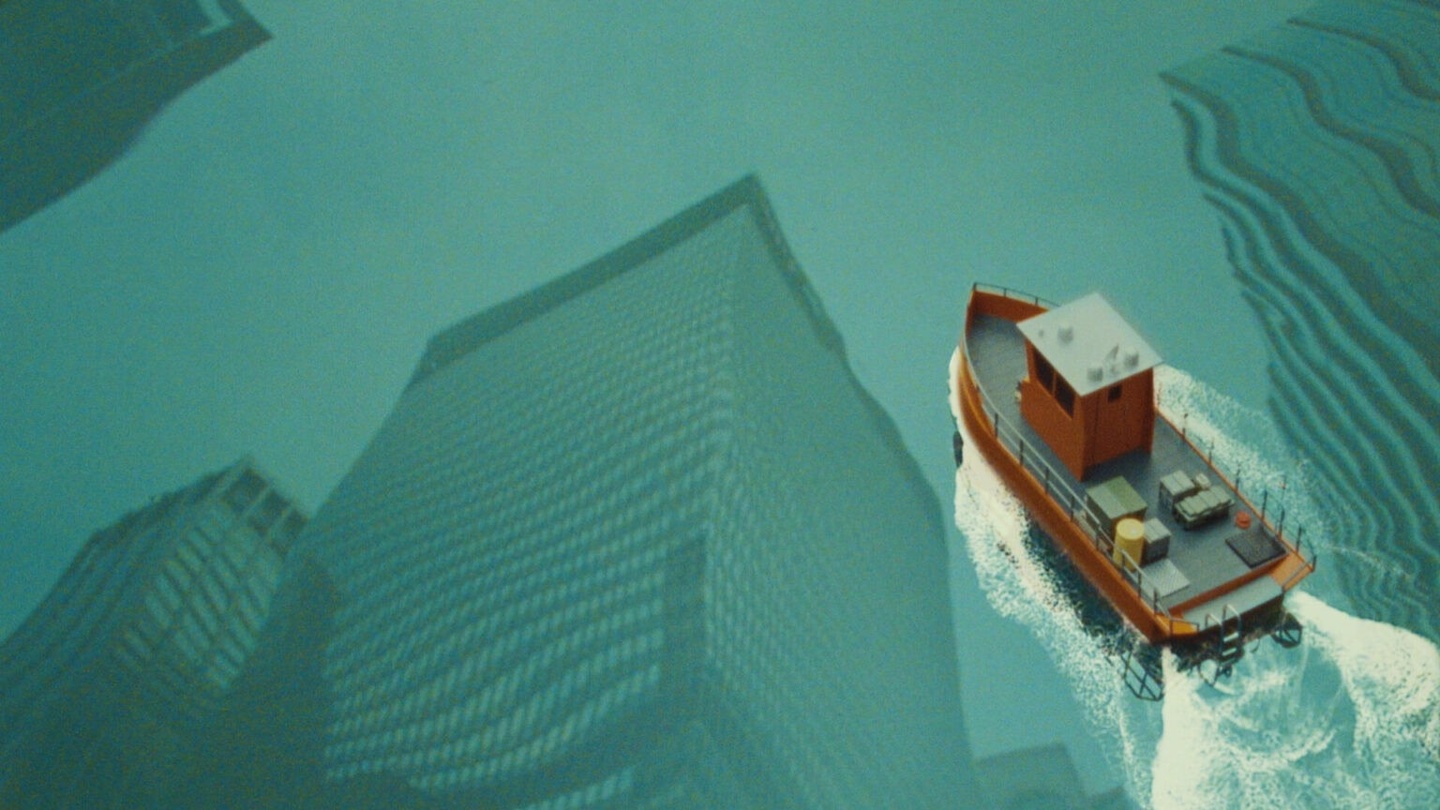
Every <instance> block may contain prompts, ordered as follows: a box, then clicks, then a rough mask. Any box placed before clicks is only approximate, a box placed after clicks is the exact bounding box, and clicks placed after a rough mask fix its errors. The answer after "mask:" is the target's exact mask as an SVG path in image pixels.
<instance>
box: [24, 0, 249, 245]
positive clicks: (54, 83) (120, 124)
mask: <svg viewBox="0 0 1440 810" xmlns="http://www.w3.org/2000/svg"><path fill="white" fill-rule="evenodd" d="M269 38H270V34H269V33H268V32H266V31H265V29H264V28H263V27H261V26H260V24H259V23H257V22H256V21H255V20H254V18H252V17H251V16H250V15H249V14H248V13H247V12H246V11H245V9H244V7H243V6H241V5H240V3H239V0H111V2H104V3H99V2H74V0H7V2H3V3H0V88H4V89H3V91H0V231H4V230H5V229H7V228H9V227H11V226H12V225H15V224H16V223H18V222H20V221H21V220H23V219H25V218H26V217H28V216H30V215H31V214H33V213H35V212H36V211H38V210H40V209H41V208H43V207H45V206H47V205H49V204H50V203H52V202H54V201H55V200H57V199H59V198H60V197H61V196H63V195H65V194H67V193H69V192H70V191H72V190H74V189H75V188H76V187H78V186H80V185H81V184H83V183H85V182H86V181H88V180H89V179H90V178H92V177H94V176H95V175H97V174H99V173H100V172H101V171H103V170H104V169H105V168H106V167H107V166H109V165H110V164H111V163H113V162H114V161H115V160H117V159H118V158H119V157H120V156H121V155H122V154H124V152H125V150H126V149H128V148H129V147H130V145H131V143H133V142H134V140H135V138H136V137H137V136H138V135H139V134H140V132H141V130H142V129H144V127H145V125H146V124H147V123H148V122H149V121H150V119H151V118H152V117H154V116H155V115H156V114H157V113H158V112H159V111H160V110H161V109H162V108H163V107H164V106H165V105H166V104H168V103H169V102H170V101H172V100H173V99H175V98H176V97H177V96H179V95H180V94H181V93H183V92H184V91H185V90H187V89H189V88H190V87H192V86H194V85H195V84H197V83H199V82H200V81H201V80H203V79H205V78H206V77H207V76H209V75H210V74H212V73H215V72H216V71H218V70H220V69H221V68H223V67H225V66H226V65H229V64H230V63H232V62H234V61H235V60H237V59H239V58H240V57H241V56H243V55H244V54H245V53H247V52H249V51H250V50H252V49H254V48H255V47H257V46H259V45H260V44H261V43H263V42H265V41H266V40H268V39H269Z"/></svg>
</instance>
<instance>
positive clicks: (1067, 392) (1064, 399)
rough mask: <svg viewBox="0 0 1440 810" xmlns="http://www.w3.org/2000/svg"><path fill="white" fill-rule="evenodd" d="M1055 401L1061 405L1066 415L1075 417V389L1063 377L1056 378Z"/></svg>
mask: <svg viewBox="0 0 1440 810" xmlns="http://www.w3.org/2000/svg"><path fill="white" fill-rule="evenodd" d="M1055 401H1056V402H1058V403H1060V407H1062V408H1064V409H1065V413H1068V414H1070V415H1071V416H1074V415H1075V389H1074V388H1071V387H1070V383H1067V382H1065V379H1064V378H1063V377H1056V378H1055Z"/></svg>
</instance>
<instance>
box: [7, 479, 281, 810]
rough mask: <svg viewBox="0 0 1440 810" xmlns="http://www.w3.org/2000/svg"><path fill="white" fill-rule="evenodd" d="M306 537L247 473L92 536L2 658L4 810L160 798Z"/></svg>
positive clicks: (151, 507) (195, 488) (166, 499)
mask: <svg viewBox="0 0 1440 810" xmlns="http://www.w3.org/2000/svg"><path fill="white" fill-rule="evenodd" d="M304 524H305V516H304V515H303V514H302V513H301V512H300V510H299V509H298V508H297V507H296V506H295V505H294V504H293V502H291V501H290V499H288V498H286V497H285V496H284V495H282V494H281V493H279V492H278V491H277V490H276V489H275V488H274V486H273V485H272V484H271V483H270V481H269V479H268V478H267V477H266V476H265V475H264V474H263V473H261V472H260V471H259V469H258V468H257V467H256V466H255V465H254V463H253V462H251V461H250V460H248V459H247V460H244V461H242V462H240V463H238V464H236V465H234V466H232V467H230V468H228V469H226V470H222V471H220V472H218V473H215V474H212V475H209V476H206V477H205V478H203V479H201V480H200V481H198V482H196V483H195V484H192V485H190V486H188V487H186V488H184V489H180V490H176V491H175V492H171V493H168V494H166V495H163V496H160V497H157V498H154V499H152V500H151V502H150V503H149V504H147V505H146V506H145V507H143V508H141V509H138V510H136V511H134V512H131V513H129V514H127V515H126V516H125V517H124V518H122V519H121V520H120V521H119V522H118V523H116V524H115V525H113V526H110V527H108V528H106V529H103V530H101V531H99V532H96V533H95V535H93V536H92V537H91V538H90V540H89V541H88V542H87V543H86V544H85V546H84V548H83V549H82V550H81V552H80V554H79V555H78V556H77V557H76V559H75V560H74V561H73V562H72V563H71V565H70V567H69V569H68V570H66V572H65V573H64V575H63V576H62V577H61V578H60V580H59V581H58V582H57V584H56V585H55V588H54V589H53V590H52V591H51V593H50V595H49V596H48V597H47V598H46V599H45V601H44V602H43V603H42V604H41V605H40V606H39V607H38V608H37V609H36V610H35V612H34V613H33V614H32V615H31V616H30V617H28V618H27V619H26V621H25V622H24V623H23V624H22V625H21V626H20V627H19V629H17V630H16V631H15V633H14V634H13V635H12V636H11V637H10V638H9V639H8V640H6V642H5V644H4V646H3V647H0V805H4V806H7V807H8V806H25V807H48V806H77V807H78V806H84V807H126V806H136V804H137V802H138V803H139V804H140V805H144V804H145V803H146V801H147V799H149V798H152V797H153V796H154V795H156V794H155V793H154V791H159V790H162V789H166V788H167V785H168V782H169V780H170V778H171V776H172V769H173V768H175V767H177V766H178V763H179V761H180V759H181V756H182V740H183V738H184V737H185V736H186V735H187V734H188V733H189V730H190V725H191V724H192V723H194V722H196V721H197V720H199V719H200V718H202V717H203V716H205V715H206V714H207V713H208V712H209V711H211V710H212V709H213V708H214V706H215V705H216V703H217V700H218V698H219V697H220V695H221V694H222V693H223V692H224V690H225V689H227V688H228V687H229V686H230V684H231V682H232V680H233V679H234V677H235V676H236V674H237V673H238V672H239V671H240V669H241V666H242V665H243V664H244V662H245V660H246V658H247V657H248V656H249V653H250V650H251V648H252V647H253V645H254V643H255V638H256V634H257V632H258V629H259V627H260V626H261V624H263V622H264V620H265V617H266V614H267V611H268V609H269V605H270V596H271V594H272V593H273V591H274V587H275V583H276V581H277V579H278V577H279V573H280V563H281V560H282V559H283V557H284V555H285V553H286V549H288V547H289V545H290V543H291V542H293V540H294V538H295V536H296V535H297V534H298V533H299V531H300V529H301V528H303V526H304ZM67 802H68V803H69V804H66V803H67Z"/></svg>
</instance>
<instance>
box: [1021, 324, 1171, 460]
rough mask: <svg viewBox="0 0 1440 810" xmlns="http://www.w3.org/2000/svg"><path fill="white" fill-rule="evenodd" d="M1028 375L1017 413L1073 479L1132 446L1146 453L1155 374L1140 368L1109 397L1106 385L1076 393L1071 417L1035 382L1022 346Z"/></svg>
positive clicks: (1031, 357) (1031, 353)
mask: <svg viewBox="0 0 1440 810" xmlns="http://www.w3.org/2000/svg"><path fill="white" fill-rule="evenodd" d="M1025 362H1026V365H1027V369H1028V373H1027V375H1026V377H1025V379H1024V380H1023V381H1021V383H1020V415H1021V416H1022V417H1023V418H1024V419H1025V421H1026V423H1028V424H1029V425H1030V427H1031V429H1033V430H1034V431H1035V432H1036V433H1038V434H1040V437H1041V438H1043V439H1044V440H1045V443H1046V444H1047V445H1049V447H1050V449H1051V450H1052V451H1054V453H1055V455H1056V456H1058V457H1059V458H1060V461H1061V462H1062V463H1063V464H1064V465H1065V467H1066V468H1067V469H1068V470H1070V473H1071V475H1074V476H1075V478H1076V480H1081V481H1083V480H1084V479H1085V474H1086V473H1087V472H1089V470H1090V468H1091V467H1093V466H1095V465H1096V464H1100V463H1102V462H1105V461H1109V460H1110V459H1112V458H1116V457H1118V456H1122V455H1124V454H1126V453H1129V452H1130V451H1132V450H1141V449H1143V450H1145V452H1147V453H1148V452H1149V451H1150V448H1151V446H1152V442H1153V441H1154V436H1155V375H1154V373H1153V372H1152V371H1144V372H1141V373H1140V374H1137V375H1135V376H1134V377H1131V378H1129V379H1127V380H1124V381H1123V382H1122V383H1120V398H1119V399H1118V400H1116V401H1115V402H1111V401H1109V395H1110V388H1109V387H1108V386H1107V387H1105V388H1102V389H1100V390H1099V391H1096V392H1094V393H1092V394H1090V395H1088V396H1085V397H1077V398H1076V400H1075V413H1074V415H1071V414H1068V413H1066V412H1065V409H1064V408H1062V407H1060V403H1059V402H1057V401H1056V400H1055V397H1054V395H1053V394H1051V393H1050V392H1049V391H1048V390H1046V389H1045V388H1043V387H1042V386H1041V385H1040V383H1039V382H1037V381H1036V375H1035V349H1034V347H1033V346H1031V345H1030V344H1028V343H1027V344H1026V352H1025Z"/></svg>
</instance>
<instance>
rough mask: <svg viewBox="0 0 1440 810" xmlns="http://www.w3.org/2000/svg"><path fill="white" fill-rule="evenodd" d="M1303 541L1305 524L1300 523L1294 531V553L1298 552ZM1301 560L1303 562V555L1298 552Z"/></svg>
mask: <svg viewBox="0 0 1440 810" xmlns="http://www.w3.org/2000/svg"><path fill="white" fill-rule="evenodd" d="M1303 542H1305V524H1304V523H1301V524H1300V528H1299V529H1298V530H1296V532H1295V553H1296V554H1300V544H1301V543H1303ZM1300 560H1301V562H1304V560H1305V555H1303V554H1300Z"/></svg>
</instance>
